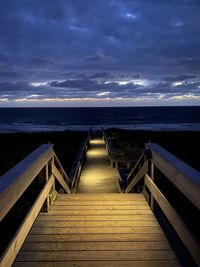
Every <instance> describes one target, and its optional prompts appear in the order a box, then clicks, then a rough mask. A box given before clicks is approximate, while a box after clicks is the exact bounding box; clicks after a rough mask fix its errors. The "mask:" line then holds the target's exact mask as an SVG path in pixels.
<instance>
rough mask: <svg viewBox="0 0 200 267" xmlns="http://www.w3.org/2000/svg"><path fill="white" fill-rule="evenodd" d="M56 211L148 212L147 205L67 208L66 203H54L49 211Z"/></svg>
mask: <svg viewBox="0 0 200 267" xmlns="http://www.w3.org/2000/svg"><path fill="white" fill-rule="evenodd" d="M58 210H66V211H70V210H73V211H75V210H79V211H81V210H87V211H90V210H149V206H148V205H147V203H145V204H138V205H129V206H125V205H123V206H119V205H118V206H117V205H113V206H106V205H104V206H102V205H99V206H96V205H93V206H83V205H80V206H68V205H67V203H66V205H56V203H55V204H54V205H53V206H51V211H58Z"/></svg>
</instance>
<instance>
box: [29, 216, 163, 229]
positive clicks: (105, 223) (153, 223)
mask: <svg viewBox="0 0 200 267" xmlns="http://www.w3.org/2000/svg"><path fill="white" fill-rule="evenodd" d="M156 225H158V223H157V221H156V220H155V219H154V218H153V219H151V220H141V221H140V220H137V221H132V220H129V221H76V223H74V221H41V220H36V221H35V223H34V225H33V227H40V228H42V227H103V226H110V227H116V226H121V227H123V226H156Z"/></svg>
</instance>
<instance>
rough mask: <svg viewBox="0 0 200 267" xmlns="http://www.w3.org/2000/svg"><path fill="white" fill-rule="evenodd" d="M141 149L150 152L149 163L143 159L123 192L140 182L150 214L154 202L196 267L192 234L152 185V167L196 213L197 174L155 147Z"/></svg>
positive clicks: (198, 250) (197, 251) (199, 203)
mask: <svg viewBox="0 0 200 267" xmlns="http://www.w3.org/2000/svg"><path fill="white" fill-rule="evenodd" d="M145 147H146V149H147V151H149V152H150V153H149V155H150V159H148V158H147V159H146V161H145V162H144V164H143V166H142V167H141V168H140V169H139V170H138V172H137V173H136V174H135V176H134V177H133V179H132V180H131V182H130V184H129V186H127V188H126V190H125V192H126V193H128V192H130V191H131V190H132V189H133V188H134V186H135V185H136V184H137V183H138V182H139V181H140V180H141V179H142V178H144V191H143V192H144V194H145V195H146V194H147V192H146V188H148V189H149V192H150V198H149V200H150V203H149V204H150V205H151V209H152V210H154V199H155V200H156V202H157V203H158V205H159V206H160V208H161V209H162V211H163V212H164V214H165V215H166V217H167V218H168V220H169V222H170V223H171V225H172V227H173V228H174V229H175V231H176V233H177V234H178V235H179V237H180V239H181V240H182V242H183V243H184V245H185V246H186V248H187V249H188V251H189V252H190V254H191V256H192V257H193V259H194V261H195V262H196V263H197V266H200V258H199V255H200V244H199V241H198V240H197V239H196V238H195V236H194V235H193V233H191V231H190V230H189V229H188V227H187V226H186V224H185V223H184V221H183V219H182V218H181V217H180V216H179V215H178V213H177V212H176V211H175V209H174V208H173V207H172V206H171V204H170V203H169V201H168V200H167V199H166V197H165V196H164V195H163V194H162V192H161V191H160V190H159V188H158V187H157V185H156V184H155V183H154V166H156V167H157V168H158V169H159V170H160V171H161V172H162V173H163V174H164V175H165V176H166V177H167V178H168V179H169V180H170V181H171V182H172V183H173V184H174V185H175V186H176V187H177V188H178V189H179V191H181V192H182V193H183V194H184V195H185V197H186V198H187V199H188V200H190V201H191V203H192V204H193V205H194V206H196V207H197V208H198V209H200V198H199V196H200V173H199V172H198V171H196V170H194V169H193V168H192V167H190V166H189V165H187V164H186V163H184V162H183V161H181V160H180V159H178V158H177V157H175V156H174V155H172V154H171V153H169V152H168V151H167V150H165V149H163V148H162V147H160V146H159V145H157V144H154V143H148V144H146V145H145ZM149 155H148V156H149ZM140 158H141V157H140Z"/></svg>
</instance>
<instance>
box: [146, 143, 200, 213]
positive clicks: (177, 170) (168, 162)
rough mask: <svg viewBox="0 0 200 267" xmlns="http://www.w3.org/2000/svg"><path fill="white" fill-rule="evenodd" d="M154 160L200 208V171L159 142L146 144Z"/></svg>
mask: <svg viewBox="0 0 200 267" xmlns="http://www.w3.org/2000/svg"><path fill="white" fill-rule="evenodd" d="M146 148H147V149H150V150H151V153H152V161H153V163H154V164H155V165H156V167H157V168H159V169H160V170H161V172H162V173H164V175H166V177H168V179H169V180H170V181H171V182H172V183H173V184H174V185H175V186H176V187H177V188H178V189H179V190H180V191H181V192H182V193H183V194H184V195H185V196H186V197H187V198H188V199H189V200H190V201H191V202H192V203H193V204H194V205H195V206H196V207H197V208H198V209H200V197H199V192H200V173H199V172H198V171H196V170H195V169H193V168H192V167H190V166H189V165H187V164H186V163H184V162H183V161H181V160H180V159H178V158H177V157H175V156H174V155H172V154H171V153H169V152H168V151H167V150H165V149H163V148H162V147H160V146H159V145H157V144H151V143H148V144H146Z"/></svg>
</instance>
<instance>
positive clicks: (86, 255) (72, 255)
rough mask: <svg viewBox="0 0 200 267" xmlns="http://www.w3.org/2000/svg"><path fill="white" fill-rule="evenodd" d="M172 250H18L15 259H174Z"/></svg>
mask: <svg viewBox="0 0 200 267" xmlns="http://www.w3.org/2000/svg"><path fill="white" fill-rule="evenodd" d="M175 259H176V256H175V254H174V252H173V250H160V251H159V250H153V251H120V253H119V251H79V252H78V253H77V252H76V251H68V252H67V253H66V251H59V252H53V251H52V252H51V253H49V252H37V253H35V252H20V253H19V254H18V256H17V258H16V261H22V262H23V261H32V262H33V261H70V260H71V261H73V260H80V261H83V260H96V261H102V260H120V261H122V260H175Z"/></svg>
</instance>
